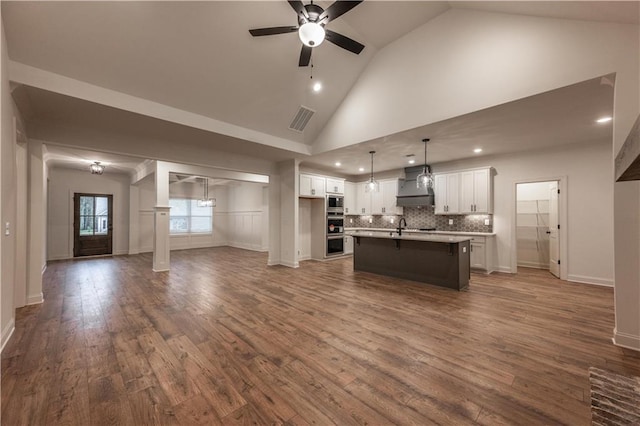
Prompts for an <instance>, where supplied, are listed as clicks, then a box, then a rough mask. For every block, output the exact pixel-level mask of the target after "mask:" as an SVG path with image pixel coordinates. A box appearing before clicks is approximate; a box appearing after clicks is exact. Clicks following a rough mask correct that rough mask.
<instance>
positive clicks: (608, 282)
mask: <svg viewBox="0 0 640 426" xmlns="http://www.w3.org/2000/svg"><path fill="white" fill-rule="evenodd" d="M567 281H572V282H574V283H583V284H592V285H599V286H603V287H613V280H612V279H608V278H596V277H585V276H583V275H571V274H570V275H569V276H568V277H567Z"/></svg>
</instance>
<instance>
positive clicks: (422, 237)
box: [347, 230, 473, 243]
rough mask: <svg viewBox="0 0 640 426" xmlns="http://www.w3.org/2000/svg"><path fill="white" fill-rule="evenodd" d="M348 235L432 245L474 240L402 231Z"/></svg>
mask: <svg viewBox="0 0 640 426" xmlns="http://www.w3.org/2000/svg"><path fill="white" fill-rule="evenodd" d="M347 235H352V236H354V237H365V238H384V239H387V240H407V241H428V242H432V243H461V242H463V241H471V240H472V239H473V238H472V237H468V236H463V235H460V236H453V235H444V234H433V233H415V232H406V231H404V230H403V231H402V235H399V234H398V232H397V231H394V230H387V231H378V230H376V231H362V230H358V231H348V232H347Z"/></svg>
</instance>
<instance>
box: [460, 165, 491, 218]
mask: <svg viewBox="0 0 640 426" xmlns="http://www.w3.org/2000/svg"><path fill="white" fill-rule="evenodd" d="M460 177H461V184H460V200H461V206H460V212H461V213H485V214H486V213H491V211H492V204H493V203H492V202H491V195H492V194H491V170H490V169H482V170H471V171H468V172H461V173H460Z"/></svg>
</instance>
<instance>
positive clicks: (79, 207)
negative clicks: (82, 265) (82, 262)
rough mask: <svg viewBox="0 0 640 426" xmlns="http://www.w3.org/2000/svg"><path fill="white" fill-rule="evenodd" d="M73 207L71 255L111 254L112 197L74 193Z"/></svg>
mask: <svg viewBox="0 0 640 426" xmlns="http://www.w3.org/2000/svg"><path fill="white" fill-rule="evenodd" d="M73 206H74V208H73V210H74V219H73V232H74V244H73V255H74V256H76V257H77V256H97V255H103V254H111V253H112V244H113V242H112V233H113V196H112V195H102V194H79V193H75V194H74V196H73Z"/></svg>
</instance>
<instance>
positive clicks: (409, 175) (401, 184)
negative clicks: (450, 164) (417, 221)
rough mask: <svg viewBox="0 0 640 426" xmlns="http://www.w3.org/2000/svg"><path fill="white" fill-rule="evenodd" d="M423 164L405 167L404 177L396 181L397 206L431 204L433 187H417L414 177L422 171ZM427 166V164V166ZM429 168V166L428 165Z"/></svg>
mask: <svg viewBox="0 0 640 426" xmlns="http://www.w3.org/2000/svg"><path fill="white" fill-rule="evenodd" d="M422 167H423V166H416V167H407V168H406V169H404V172H405V176H406V177H405V178H404V179H400V180H399V181H398V196H397V204H398V206H399V207H418V206H432V205H433V202H434V196H433V189H431V188H429V189H428V190H425V189H423V188H418V185H417V184H416V178H417V177H418V175H419V174H420V173H422ZM427 167H429V166H427ZM429 170H431V168H430V167H429Z"/></svg>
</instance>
